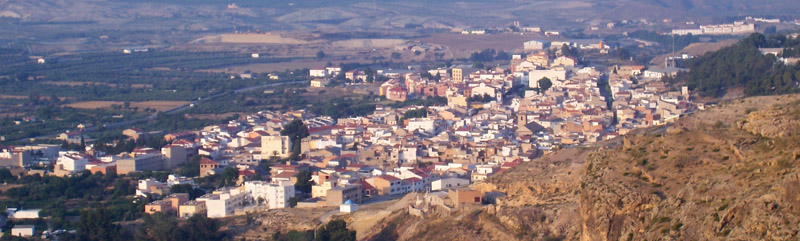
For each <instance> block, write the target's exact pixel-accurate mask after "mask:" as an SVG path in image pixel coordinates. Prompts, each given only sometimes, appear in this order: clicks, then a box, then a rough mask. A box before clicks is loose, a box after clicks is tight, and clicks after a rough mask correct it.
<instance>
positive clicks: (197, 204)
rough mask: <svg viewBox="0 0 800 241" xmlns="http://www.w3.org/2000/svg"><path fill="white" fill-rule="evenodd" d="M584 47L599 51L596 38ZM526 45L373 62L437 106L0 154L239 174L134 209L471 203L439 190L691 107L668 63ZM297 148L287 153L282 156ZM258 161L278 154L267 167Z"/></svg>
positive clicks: (400, 90)
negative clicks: (483, 56) (481, 61)
mask: <svg viewBox="0 0 800 241" xmlns="http://www.w3.org/2000/svg"><path fill="white" fill-rule="evenodd" d="M587 44H588V43H587ZM580 46H582V45H579V47H580ZM587 46H589V45H587ZM592 47H593V48H597V49H601V50H602V49H605V48H606V47H605V46H603V43H602V42H597V45H595V46H592ZM525 48H527V49H529V50H528V51H529V52H528V53H527V54H526V56H524V57H523V56H521V55H514V56H513V57H512V59H511V60H510V61H509V64H508V66H498V67H495V68H486V69H477V68H471V67H469V66H452V67H449V68H439V69H430V70H426V71H415V70H409V71H405V70H403V71H395V70H380V71H377V74H379V75H382V76H384V77H386V78H387V79H388V81H386V82H383V83H381V84H380V88H379V89H380V90H379V94H380V95H382V96H385V97H386V98H387V99H389V100H395V101H405V100H408V99H425V98H439V99H444V98H446V100H447V104H446V105H442V106H429V107H424V106H406V107H402V108H390V107H385V106H378V107H376V110H375V111H374V112H373V113H372V114H369V115H365V116H354V117H346V118H339V119H334V118H331V117H328V116H318V115H315V114H314V113H310V112H308V111H305V110H292V111H286V112H276V111H261V112H258V113H253V114H249V115H246V116H242V117H240V118H239V119H236V120H231V121H229V122H228V123H224V124H218V125H212V126H207V127H205V128H203V129H202V130H194V131H184V132H176V133H169V134H166V135H164V140H165V141H166V142H168V143H169V144H167V145H166V146H164V147H162V148H160V149H154V148H136V149H134V150H133V151H131V152H128V153H121V154H117V155H106V154H105V153H102V152H100V151H97V150H94V149H93V148H92V145H91V144H90V145H88V147H87V149H86V151H61V150H60V147H59V146H58V145H37V146H24V147H4V148H2V150H3V151H2V152H0V163H2V164H3V165H5V166H26V165H30V164H32V163H36V162H39V163H42V162H45V163H51V164H54V165H55V170H54V171H53V172H52V173H51V174H52V175H62V176H63V175H72V174H74V173H77V172H82V171H84V170H90V171H91V172H93V173H94V172H102V173H109V172H116V173H118V174H128V173H133V172H141V171H148V170H149V171H158V170H175V169H176V168H177V167H179V166H180V165H183V164H184V163H187V162H188V161H189V160H190V159H191V158H192V157H194V156H197V155H202V156H203V157H202V158H200V162H199V169H200V176H201V177H203V176H209V175H214V174H220V173H223V172H224V171H225V170H227V169H228V168H233V169H234V170H236V171H237V172H238V173H237V174H238V177H239V179H238V181H237V183H236V184H237V185H236V186H234V187H226V188H222V189H219V190H214V191H212V192H210V193H208V194H206V195H204V196H201V197H197V198H196V199H194V200H191V199H190V198H189V195H188V194H181V193H172V194H171V193H169V187H171V186H172V185H177V184H191V185H194V183H193V181H192V180H191V178H186V177H178V176H170V177H169V178H168V179H167V180H166V182H159V181H157V180H153V179H147V180H140V183H139V187H138V190H137V195H153V196H158V197H163V198H162V199H160V200H158V201H155V202H153V203H150V204H148V205H147V206H146V208H145V209H146V210H145V211H146V212H148V213H152V212H171V213H174V214H175V215H178V216H180V217H189V216H191V215H195V214H198V213H200V214H204V215H207V216H208V217H214V218H216V217H226V216H230V215H236V214H237V213H242V212H244V211H245V210H248V209H252V208H265V209H275V208H286V207H290V206H295V205H296V206H297V207H301V208H303V207H320V206H338V207H340V210H342V211H344V212H348V211H354V210H357V208H358V204H360V203H363V202H369V201H370V200H385V199H386V198H392V197H397V196H400V195H404V194H407V193H411V192H431V193H434V192H435V193H439V194H435V195H434V196H437V195H438V196H441V197H443V198H445V199H447V198H446V197H450V198H449V199H451V200H453V199H454V200H455V203H461V201H459V200H461V199H462V198H461V197H462V196H463V199H465V200H466V199H468V200H467V201H469V200H472V202H474V201H475V200H478V199H475V198H474V196H476V194H474V193H470V192H469V190H461V192H462V193H460V194H459V193H458V192H459V191H452V192H450V193H448V192H447V190H450V189H456V188H461V187H464V186H468V185H469V184H471V183H474V182H480V181H483V180H486V179H487V178H489V177H491V176H493V175H496V174H497V173H500V172H502V171H505V170H507V169H509V168H512V167H514V166H516V165H518V164H519V163H522V162H526V161H530V160H532V159H533V158H536V157H538V156H540V155H542V154H545V153H548V152H551V151H553V150H554V149H557V148H560V147H562V146H571V145H582V144H585V143H592V142H598V141H601V140H606V139H610V138H614V137H617V136H619V135H624V134H626V133H627V132H629V131H630V130H633V129H635V128H640V127H647V126H654V125H662V124H665V123H667V122H669V121H674V120H676V119H678V118H679V117H680V116H681V115H683V114H686V113H689V112H691V111H693V110H694V109H696V108H698V106H697V105H695V104H693V103H692V102H691V100H690V96H689V91H688V89H687V88H686V87H683V88H682V89H681V90H679V91H669V90H668V89H667V88H666V87H665V86H664V84H663V83H662V82H660V81H654V80H657V79H659V78H662V77H664V76H671V75H674V74H677V72H678V71H681V70H680V69H668V70H661V69H658V68H655V67H651V68H645V67H644V66H611V67H609V68H599V67H593V66H582V65H581V63H580V61H579V60H577V59H575V58H572V57H569V56H566V54H565V53H561V52H560V51H561V49H560V48H555V54H556V56H552V53H549V52H553V51H549V52H548V51H544V50H542V49H541V48H547V45H545V44H542V43H538V42H537V43H530V42H529V43H525ZM310 74H311V75H312V76H315V77H318V79H315V80H313V81H311V85H312V87H324V86H326V85H327V83H323V82H322V81H324V80H326V79H329V78H330V76H334V75H341V69H340V68H337V67H328V68H324V69H315V70H311V72H310ZM345 77H346V78H348V79H352V80H360V79H362V78H366V74H365V73H364V72H363V71H359V70H352V71H348V72H346V73H345ZM315 85H316V86H315ZM293 120H301V121H302V122H303V123H304V124H305V126H306V127H307V128H308V134H309V135H308V136H307V137H305V138H302V139H300V140H292V139H291V138H290V137H288V136H283V135H281V130H282V128H283V127H284V126H285V125H287V124H289V123H290V122H292V121H293ZM123 134H124V135H125V136H128V137H129V138H131V139H134V140H136V139H139V138H147V137H149V136H151V135H153V133H151V132H144V131H142V130H140V129H136V128H132V129H127V130H124V131H123ZM159 136H160V135H159ZM63 138H64V140H68V141H71V142H84V141H86V140H88V137H87V136H85V135H84V134H82V133H81V132H67V133H65V134H64V136H63ZM294 141H299V142H300V143H294ZM298 146H299V149H300V153H299V157H300V158H299V160H297V161H288V160H289V159H288V158H289V157H290V156H292V154H293V153H292V152H293V151H294V150H296V149H297V147H298ZM262 160H272V161H274V163H276V164H275V165H272V166H270V170H269V172H267V171H265V170H262V167H261V164H262ZM301 172H308V173H310V175H311V180H312V181H313V185H312V186H311V190H310V192H305V193H304V192H300V190H297V189H295V183H297V176H298V174H299V173H301ZM483 195H484V194H481V195H478V196H481V198H485V196H483ZM453 197H454V198H453ZM431 198H433V199H436V198H435V197H429V198H427V199H430V200H428V201H427V202H420V205H422V206H425V205H428V204H425V205H423V203H430V202H434V203H438V201H435V200H433V199H431ZM467 201H464V202H467ZM422 206H418V207H415V208H419V207H422ZM428 206H429V205H428ZM451 206H452V205H451ZM456 206H457V205H456ZM412 209H413V208H412ZM423 209H424V208H423ZM423 209H418V210H417V211H420V212H422V211H423ZM415 210H416V209H415Z"/></svg>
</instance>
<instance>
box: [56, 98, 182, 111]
mask: <svg viewBox="0 0 800 241" xmlns="http://www.w3.org/2000/svg"><path fill="white" fill-rule="evenodd" d="M188 103H189V101H162V100H154V101H142V102H130V105H131V107H135V108H139V110H144V109H146V108H150V109H155V110H156V111H165V110H170V109H173V108H176V107H179V106H182V105H185V104H188ZM123 104H125V102H122V101H82V102H75V103H70V104H67V105H66V106H68V107H72V108H77V109H110V108H111V106H112V105H123Z"/></svg>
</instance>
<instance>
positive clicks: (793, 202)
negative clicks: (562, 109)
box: [580, 96, 800, 241]
mask: <svg viewBox="0 0 800 241" xmlns="http://www.w3.org/2000/svg"><path fill="white" fill-rule="evenodd" d="M777 98H782V99H783V100H784V101H776V99H777ZM786 100H791V101H786ZM734 102H735V103H727V104H725V106H724V107H720V108H717V109H716V110H712V111H709V113H700V114H698V115H696V116H692V117H689V118H686V119H683V120H680V121H679V122H678V123H676V124H675V125H673V126H671V127H669V128H668V129H667V130H666V131H664V132H663V133H662V132H658V129H655V130H650V131H644V132H642V133H640V134H638V135H635V136H629V137H626V138H625V140H624V141H623V145H621V146H619V147H615V148H610V149H608V150H600V151H596V152H594V153H593V154H592V155H590V157H589V158H588V159H587V171H586V175H585V176H584V177H583V179H582V180H583V181H582V182H583V188H582V189H581V190H580V193H581V195H580V214H581V233H582V235H581V240H587V241H589V240H720V239H726V240H796V239H798V238H800V236H798V232H800V228H798V227H797V225H795V224H796V223H798V222H800V207H798V202H799V200H800V199H798V196H797V194H795V193H797V192H798V191H800V190H798V188H800V181H798V180H800V179H798V173H800V168H798V166H797V163H798V162H800V159H798V156H797V154H796V153H795V152H796V150H798V149H800V141H798V140H800V139H798V138H797V136H798V135H797V131H798V130H800V125H798V122H797V120H798V116H796V115H797V113H798V112H797V110H798V104H797V103H798V102H797V96H779V97H759V100H758V101H752V100H741V101H739V100H737V101H734ZM764 102H767V103H772V104H775V105H774V106H767V107H762V108H761V109H758V105H759V104H763V103H764ZM737 121H738V123H740V125H731V124H729V123H737Z"/></svg>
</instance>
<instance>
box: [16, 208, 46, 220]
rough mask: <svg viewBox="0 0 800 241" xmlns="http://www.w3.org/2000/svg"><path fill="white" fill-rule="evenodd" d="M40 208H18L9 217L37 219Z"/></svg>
mask: <svg viewBox="0 0 800 241" xmlns="http://www.w3.org/2000/svg"><path fill="white" fill-rule="evenodd" d="M40 211H42V210H41V209H28V210H19V211H16V212H14V213H13V214H11V215H10V216H11V219H37V218H39V212H40Z"/></svg>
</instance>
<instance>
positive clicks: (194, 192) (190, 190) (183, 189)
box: [169, 184, 206, 200]
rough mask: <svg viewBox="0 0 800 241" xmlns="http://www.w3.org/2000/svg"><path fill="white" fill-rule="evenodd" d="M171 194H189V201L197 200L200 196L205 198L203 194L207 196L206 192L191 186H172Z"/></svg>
mask: <svg viewBox="0 0 800 241" xmlns="http://www.w3.org/2000/svg"><path fill="white" fill-rule="evenodd" d="M169 192H170V193H187V194H189V199H192V200H193V199H195V198H197V197H199V196H203V194H206V192H205V191H203V190H201V189H196V188H194V187H192V185H191V184H177V185H172V187H170V188H169Z"/></svg>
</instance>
